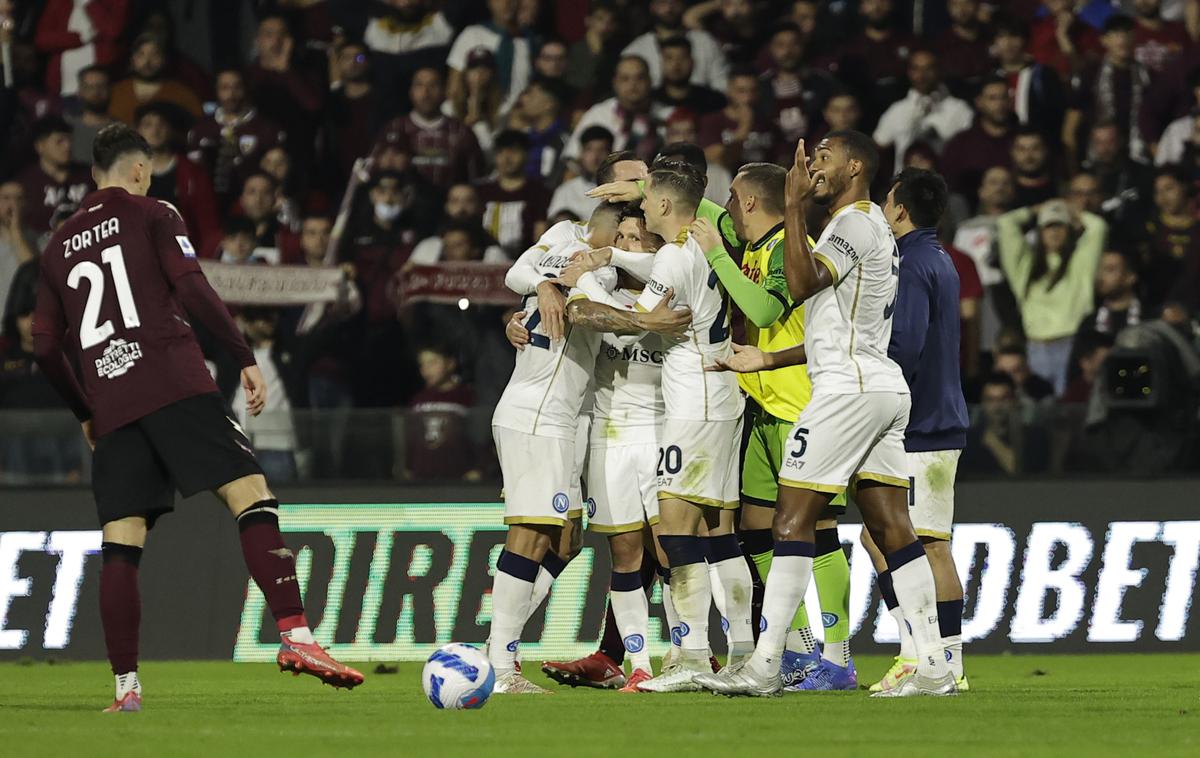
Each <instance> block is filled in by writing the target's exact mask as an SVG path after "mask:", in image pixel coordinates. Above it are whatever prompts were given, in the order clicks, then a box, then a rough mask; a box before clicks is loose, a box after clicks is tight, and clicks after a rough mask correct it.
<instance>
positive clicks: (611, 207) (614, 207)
mask: <svg viewBox="0 0 1200 758" xmlns="http://www.w3.org/2000/svg"><path fill="white" fill-rule="evenodd" d="M624 207H625V206H624V205H623V204H621V203H600V204H599V205H597V206H596V207H595V208H593V209H592V215H591V216H590V217H589V218H588V227H589V228H595V226H596V225H597V224H612V225H613V226H616V225H617V224H619V223H621V209H622V208H624Z"/></svg>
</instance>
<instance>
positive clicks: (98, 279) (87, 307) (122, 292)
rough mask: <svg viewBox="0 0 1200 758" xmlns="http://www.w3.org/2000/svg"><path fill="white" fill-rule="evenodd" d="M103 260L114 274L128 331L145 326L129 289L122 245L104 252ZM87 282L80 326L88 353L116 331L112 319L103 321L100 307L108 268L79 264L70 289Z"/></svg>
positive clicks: (69, 277) (70, 278)
mask: <svg viewBox="0 0 1200 758" xmlns="http://www.w3.org/2000/svg"><path fill="white" fill-rule="evenodd" d="M100 260H101V261H102V262H103V263H104V264H105V265H106V266H108V269H109V271H110V272H111V273H112V283H113V287H114V288H115V289H116V291H117V305H118V306H119V307H120V309H121V321H122V322H123V323H124V324H125V328H126V329H135V328H137V327H139V326H141V325H142V322H141V319H140V318H139V317H138V310H137V303H135V302H134V301H133V290H131V289H130V287H129V275H128V274H127V273H126V272H125V256H124V255H123V254H122V253H121V246H120V245H113V246H112V247H106V248H104V249H103V250H101V251H100ZM84 281H86V282H87V285H88V293H87V302H86V303H85V304H84V306H83V323H81V324H80V325H79V344H80V347H82V348H83V349H84V350H87V349H88V348H90V347H95V346H96V345H99V344H100V343H101V342H103V341H104V340H106V339H108V338H109V337H111V336H112V335H113V332H115V331H116V329H115V328H114V327H113V323H112V321H111V320H105V322H104V323H103V324H100V323H97V322H98V321H99V320H100V305H101V304H102V303H103V302H104V286H105V276H104V269H103V268H101V267H100V265H99V264H96V263H93V262H91V261H80V262H79V263H76V264H75V266H74V267H73V268H72V269H71V271H70V273H68V274H67V286H68V287H70V288H71V289H73V290H77V289H79V288H80V286H81V285H82V284H83V283H84Z"/></svg>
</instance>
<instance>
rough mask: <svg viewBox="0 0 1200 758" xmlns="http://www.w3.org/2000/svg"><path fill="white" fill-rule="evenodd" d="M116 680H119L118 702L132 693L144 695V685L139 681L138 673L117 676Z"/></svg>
mask: <svg viewBox="0 0 1200 758" xmlns="http://www.w3.org/2000/svg"><path fill="white" fill-rule="evenodd" d="M114 678H115V679H116V680H117V697H116V699H117V700H120V699H121V698H123V697H125V695H127V694H129V693H130V692H136V693H137V694H138V695H139V696H140V695H141V694H142V683H141V682H140V681H138V675H137V672H136V671H130V672H128V673H125V674H117V675H116V677H114Z"/></svg>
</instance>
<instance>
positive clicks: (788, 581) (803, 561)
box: [750, 542, 813, 676]
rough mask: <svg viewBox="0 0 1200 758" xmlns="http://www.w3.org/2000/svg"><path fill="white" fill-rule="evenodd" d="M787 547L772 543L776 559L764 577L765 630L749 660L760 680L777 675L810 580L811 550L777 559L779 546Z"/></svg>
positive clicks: (810, 547) (763, 615)
mask: <svg viewBox="0 0 1200 758" xmlns="http://www.w3.org/2000/svg"><path fill="white" fill-rule="evenodd" d="M787 544H788V543H786V542H776V543H775V558H774V559H773V560H772V562H771V573H770V574H768V575H767V586H766V590H765V592H764V595H763V607H762V618H763V621H764V622H765V623H764V628H763V629H762V631H760V632H759V634H758V647H756V648H755V649H754V656H753V657H752V658H751V659H750V666H751V668H753V669H754V670H755V671H756V672H757V673H758V674H760V675H762V676H772V675H775V674H778V673H779V663H780V658H781V657H782V656H783V646H784V643H785V641H786V640H787V636H788V631H790V627H791V625H792V618H793V617H794V616H795V615H796V609H797V608H799V607H800V601H801V600H803V599H804V593H805V592H807V591H808V583H809V581H811V580H812V567H813V559H812V547H813V546H812V545H811V544H809V545H808V549H809V554H808V555H789V554H784V555H780V550H779V548H780V546H781V545H787Z"/></svg>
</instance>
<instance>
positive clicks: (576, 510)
mask: <svg viewBox="0 0 1200 758" xmlns="http://www.w3.org/2000/svg"><path fill="white" fill-rule="evenodd" d="M591 429H592V416H591V414H587V413H585V414H582V415H580V417H579V426H578V427H577V428H576V429H575V471H574V473H572V475H571V488H570V489H569V490H567V497H569V498H571V514H572V516H571V518H579V516H580V514H582V513H583V506H584V502H583V500H584V497H583V482H584V480H585V477H586V476H587V460H588V435H589V433H590V432H591Z"/></svg>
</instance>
